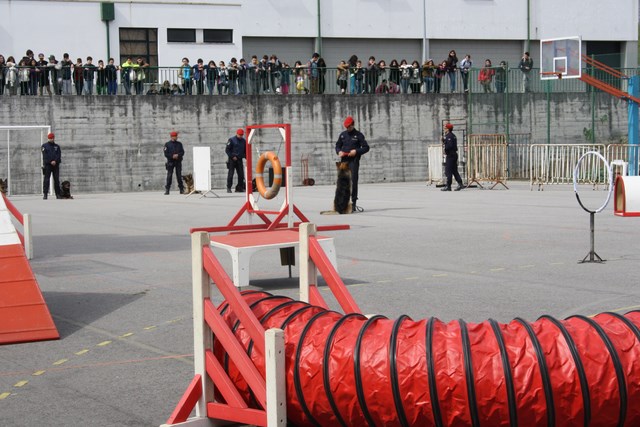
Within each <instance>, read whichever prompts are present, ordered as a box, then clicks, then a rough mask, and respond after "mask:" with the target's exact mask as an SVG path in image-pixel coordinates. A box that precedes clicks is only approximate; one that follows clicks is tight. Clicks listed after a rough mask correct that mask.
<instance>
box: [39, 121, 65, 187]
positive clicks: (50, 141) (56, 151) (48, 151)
mask: <svg viewBox="0 0 640 427" xmlns="http://www.w3.org/2000/svg"><path fill="white" fill-rule="evenodd" d="M55 138H56V136H55V135H54V134H53V133H50V134H48V135H47V142H45V143H44V144H42V173H43V175H44V179H43V181H42V192H43V193H44V196H43V197H42V198H43V199H44V200H47V197H48V196H49V182H50V181H51V174H53V191H55V193H56V199H59V198H60V197H61V196H62V191H61V190H60V163H62V152H61V151H60V146H59V145H58V144H56V142H55Z"/></svg>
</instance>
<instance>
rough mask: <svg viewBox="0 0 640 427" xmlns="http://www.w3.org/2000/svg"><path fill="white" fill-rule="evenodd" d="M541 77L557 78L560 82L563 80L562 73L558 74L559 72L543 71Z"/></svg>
mask: <svg viewBox="0 0 640 427" xmlns="http://www.w3.org/2000/svg"><path fill="white" fill-rule="evenodd" d="M540 77H542V78H544V77H546V78H548V79H550V78H553V77H555V78H557V79H558V80H562V73H561V72H557V71H541V72H540Z"/></svg>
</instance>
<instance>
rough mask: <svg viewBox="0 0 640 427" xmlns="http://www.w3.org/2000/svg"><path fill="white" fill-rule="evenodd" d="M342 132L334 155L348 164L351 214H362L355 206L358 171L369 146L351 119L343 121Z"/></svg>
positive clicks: (359, 208) (349, 117) (360, 209)
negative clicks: (343, 129)
mask: <svg viewBox="0 0 640 427" xmlns="http://www.w3.org/2000/svg"><path fill="white" fill-rule="evenodd" d="M343 124H344V127H345V128H347V130H345V131H343V132H342V133H341V134H340V136H339V137H338V142H336V154H337V155H338V156H340V161H341V162H348V163H349V169H350V170H351V205H352V206H353V212H362V211H363V209H362V208H361V207H358V206H356V201H357V200H358V170H359V169H360V157H361V156H362V155H363V154H365V153H367V152H368V151H369V144H367V141H366V140H365V139H364V135H363V134H362V133H361V132H359V131H358V130H356V128H355V126H354V120H353V117H351V116H348V117H347V118H346V119H345V120H344V123H343Z"/></svg>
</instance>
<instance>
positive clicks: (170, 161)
mask: <svg viewBox="0 0 640 427" xmlns="http://www.w3.org/2000/svg"><path fill="white" fill-rule="evenodd" d="M170 136H171V140H169V141H167V142H166V143H165V144H164V157H166V158H167V162H166V163H165V166H166V169H167V182H166V185H165V187H164V194H165V195H168V194H169V190H170V189H171V178H172V177H173V170H174V169H175V171H176V181H178V188H179V189H180V194H184V184H183V183H182V158H183V157H184V148H183V147H182V142H180V141H178V132H176V131H173V132H171V134H170Z"/></svg>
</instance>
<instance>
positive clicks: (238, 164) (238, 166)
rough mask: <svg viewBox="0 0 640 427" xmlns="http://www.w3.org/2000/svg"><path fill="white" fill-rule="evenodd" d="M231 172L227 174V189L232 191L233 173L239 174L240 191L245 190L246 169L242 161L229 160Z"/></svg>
mask: <svg viewBox="0 0 640 427" xmlns="http://www.w3.org/2000/svg"><path fill="white" fill-rule="evenodd" d="M228 168H229V172H228V173H227V189H229V190H231V186H232V185H233V172H234V171H235V172H236V173H237V174H238V186H237V188H239V189H244V168H243V167H242V159H238V160H233V159H229V167H228Z"/></svg>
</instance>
